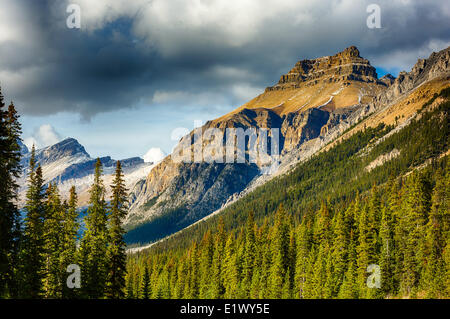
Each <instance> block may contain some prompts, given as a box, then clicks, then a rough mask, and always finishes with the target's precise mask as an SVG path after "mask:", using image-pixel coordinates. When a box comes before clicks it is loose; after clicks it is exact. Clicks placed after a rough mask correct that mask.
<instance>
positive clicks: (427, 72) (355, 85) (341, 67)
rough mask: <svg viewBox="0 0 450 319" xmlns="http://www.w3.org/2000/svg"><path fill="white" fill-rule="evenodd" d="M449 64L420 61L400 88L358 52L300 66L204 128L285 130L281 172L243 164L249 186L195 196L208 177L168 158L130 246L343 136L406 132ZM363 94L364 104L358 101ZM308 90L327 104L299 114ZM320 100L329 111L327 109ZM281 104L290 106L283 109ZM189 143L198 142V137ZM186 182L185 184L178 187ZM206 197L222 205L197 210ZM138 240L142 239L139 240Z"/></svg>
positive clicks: (154, 176)
mask: <svg viewBox="0 0 450 319" xmlns="http://www.w3.org/2000/svg"><path fill="white" fill-rule="evenodd" d="M449 60H450V59H449V49H446V50H443V51H441V52H439V53H435V54H432V55H431V56H430V58H429V59H426V60H419V62H418V64H416V66H415V67H414V68H413V70H412V71H411V72H409V73H406V72H404V73H401V74H400V76H399V78H397V79H395V80H393V79H392V77H389V76H388V77H385V78H383V79H377V75H376V72H375V70H374V69H373V67H371V66H370V64H369V63H368V61H367V60H364V59H362V58H361V57H360V56H359V52H358V51H357V49H356V48H354V47H350V48H348V49H346V50H344V51H343V52H341V53H339V54H337V55H335V56H333V57H325V58H319V59H316V60H313V61H306V62H305V61H300V62H299V63H297V65H296V66H295V67H294V69H293V70H291V72H290V73H288V75H287V76H282V78H281V79H280V81H279V83H278V84H277V85H275V86H274V87H272V88H269V89H267V90H266V92H264V93H263V94H262V95H260V96H259V97H258V98H256V99H254V100H252V101H250V102H249V103H247V104H245V105H244V106H242V107H240V108H238V109H237V110H236V111H234V112H231V113H229V114H227V115H225V116H223V117H221V118H219V119H216V120H213V121H209V122H208V123H206V124H205V126H204V127H203V128H202V129H203V130H205V129H207V128H220V129H224V128H229V127H242V128H249V127H255V128H273V127H275V128H276V127H278V128H280V148H281V158H280V166H279V169H278V170H277V171H276V172H271V174H262V173H263V172H264V170H265V169H266V167H265V166H264V165H263V164H261V163H256V166H257V168H258V169H259V174H258V173H257V174H255V175H254V177H253V178H252V177H251V175H252V174H249V170H250V171H251V172H255V171H254V170H251V167H252V165H253V166H254V164H252V165H250V164H249V163H245V165H242V167H241V169H240V170H237V171H235V173H234V176H238V177H239V178H241V179H242V176H240V175H241V174H242V175H244V176H247V177H249V178H248V179H247V180H246V179H243V180H244V181H245V182H244V183H243V184H240V185H239V187H237V188H234V189H223V190H222V191H220V190H221V189H220V188H208V187H206V188H205V187H204V188H192V187H191V186H189V185H198V184H202V183H203V178H205V177H206V176H204V177H200V179H198V178H199V176H200V175H198V174H197V175H195V174H194V175H186V174H184V173H183V170H188V171H197V169H193V167H195V166H196V165H199V164H196V163H193V164H183V165H179V164H175V163H174V162H173V161H171V158H170V156H169V157H168V158H166V159H165V160H164V161H163V162H162V163H160V164H159V165H158V166H157V167H155V169H154V170H152V172H151V173H150V175H149V176H148V177H147V180H146V183H145V184H142V185H140V186H139V189H138V190H137V191H136V192H135V193H134V194H133V196H134V198H135V201H134V202H133V206H132V209H131V212H130V214H129V219H128V220H127V223H128V227H129V229H132V228H134V227H136V226H138V227H137V228H136V230H135V231H134V232H133V233H130V235H129V237H128V238H129V239H130V238H133V240H130V241H129V243H132V242H145V241H151V240H155V239H157V238H160V237H163V236H165V235H167V234H168V233H171V232H173V231H174V230H179V229H181V228H183V227H185V226H186V225H187V223H186V220H187V219H186V218H185V215H189V222H191V223H192V222H194V221H196V220H199V219H201V218H203V217H205V216H208V215H209V214H211V213H212V212H214V211H216V210H217V209H221V208H223V207H225V206H227V205H229V204H230V203H231V202H233V201H235V200H236V199H238V198H240V197H242V196H244V195H245V194H247V193H249V192H251V191H252V190H254V189H255V188H256V187H258V186H259V185H263V184H264V183H266V182H267V181H269V180H271V179H272V178H273V177H275V176H278V175H280V174H285V173H287V172H289V171H290V169H291V168H292V167H294V166H295V165H296V164H297V163H298V162H300V161H304V160H307V159H308V158H310V157H311V156H312V155H314V154H315V153H316V152H318V151H320V150H321V149H323V148H324V147H327V148H329V147H331V146H332V145H334V144H333V142H335V141H338V140H337V138H339V137H341V136H342V137H341V139H344V138H349V137H350V136H351V135H353V134H355V133H356V132H358V131H361V130H363V129H364V128H366V127H367V126H371V127H376V126H378V125H379V124H380V123H384V124H395V125H398V126H399V125H405V124H407V123H408V121H410V120H411V117H412V116H414V114H415V112H416V111H417V110H418V109H419V108H420V107H421V106H422V104H423V103H424V101H427V100H428V99H430V98H431V97H432V96H433V94H435V93H438V92H440V90H441V89H442V88H443V87H446V86H448V77H449V64H448V61H449ZM336 85H338V86H339V88H337V87H336ZM341 88H342V90H341ZM363 89H364V92H365V93H364V94H365V97H364V98H362V99H359V97H360V96H361V92H362V91H363ZM302 90H310V91H309V92H310V94H312V93H311V92H314V94H315V95H317V96H321V98H320V99H319V98H318V99H316V100H315V102H314V103H311V104H308V105H307V106H305V107H304V108H300V109H299V108H294V107H293V105H294V104H295V103H296V105H297V106H301V105H302V104H301V103H302V102H303V101H300V100H298V101H297V100H296V99H297V97H296V98H295V99H291V98H292V97H293V96H294V95H295V94H298V99H301V98H304V96H305V95H306V94H307V93H305V91H302ZM332 90H336V91H333V92H332V93H334V92H336V94H335V96H336V97H338V96H339V98H338V99H336V100H335V101H336V103H335V102H333V103H331V102H332V101H333V100H334V96H333V95H329V92H331V91H332ZM294 91H298V92H294ZM321 92H325V93H321ZM275 96H276V99H274V97H275ZM322 100H324V101H325V102H327V101H328V103H323V101H322ZM280 101H282V102H283V103H284V104H283V103H281V104H280V103H279V102H280ZM291 101H296V102H295V103H294V102H291ZM258 103H259V104H258ZM277 103H279V104H280V105H278V104H277ZM321 103H322V104H321ZM324 104H327V105H324ZM277 105H278V106H277ZM263 106H265V107H263ZM274 106H277V107H274ZM291 110H294V111H293V112H292V111H291ZM362 119H364V121H361V120H362ZM399 127H400V126H399ZM188 138H191V141H193V133H191V134H190V135H189V136H188ZM202 165H205V167H204V168H206V167H209V166H211V165H213V166H214V165H217V164H202ZM219 165H220V164H219ZM216 172H217V170H209V173H208V174H207V179H208V180H210V181H214V180H216V179H217V176H218V175H217V174H216ZM180 175H181V176H186V178H183V179H180V178H179V176H180ZM180 183H181V184H180ZM202 185H206V184H204V183H203V184H202ZM210 185H213V183H212V184H210ZM180 188H183V191H182V192H180V193H176V192H174V191H173V190H174V189H180ZM189 190H192V191H193V192H195V193H191V192H189ZM194 190H195V191H194ZM232 191H234V193H232ZM207 192H208V194H209V196H211V198H217V199H219V200H216V201H214V202H212V203H211V204H210V205H206V206H205V205H199V204H198V203H199V202H200V201H199V199H200V198H202V196H203V194H205V193H207ZM192 194H196V195H195V196H192ZM227 198H228V199H227ZM147 203H151V204H152V205H147ZM180 209H181V211H180ZM174 212H176V213H175V214H174ZM175 215H176V216H177V217H174V216H175ZM164 216H165V217H164ZM164 218H165V220H166V221H165V222H163V224H165V223H168V221H169V220H170V224H171V226H170V227H169V228H170V231H164V232H161V233H159V232H158V231H156V233H154V231H155V228H154V227H153V226H151V224H152V220H153V222H155V223H160V222H161V219H163V220H164ZM181 220H182V221H183V222H180V221H181ZM174 223H175V225H174ZM139 228H142V229H141V230H139ZM145 229H152V231H148V232H147V235H146V234H145V233H146V231H145ZM136 233H139V236H134V235H133V234H136Z"/></svg>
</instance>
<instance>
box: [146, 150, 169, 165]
mask: <svg viewBox="0 0 450 319" xmlns="http://www.w3.org/2000/svg"><path fill="white" fill-rule="evenodd" d="M164 157H166V154H164V152H163V151H162V149H160V148H159V147H152V148H151V149H149V150H148V151H147V153H145V155H144V156H143V158H144V162H146V163H157V162H160V161H161V160H162V159H163V158H164Z"/></svg>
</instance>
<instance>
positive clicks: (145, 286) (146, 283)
mask: <svg viewBox="0 0 450 319" xmlns="http://www.w3.org/2000/svg"><path fill="white" fill-rule="evenodd" d="M150 296H151V287H150V274H149V271H148V265H145V266H144V275H143V276H142V283H141V294H140V297H141V299H149V298H150Z"/></svg>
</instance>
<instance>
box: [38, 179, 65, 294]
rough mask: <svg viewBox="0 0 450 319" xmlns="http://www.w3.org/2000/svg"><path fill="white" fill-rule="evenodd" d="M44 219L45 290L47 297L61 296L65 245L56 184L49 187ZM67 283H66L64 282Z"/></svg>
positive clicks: (61, 208)
mask: <svg viewBox="0 0 450 319" xmlns="http://www.w3.org/2000/svg"><path fill="white" fill-rule="evenodd" d="M45 206H46V207H45V220H44V231H43V235H44V259H45V278H44V291H45V297H46V298H61V296H62V286H63V282H62V277H63V272H62V269H61V265H60V256H61V252H62V251H61V247H62V245H63V238H62V234H63V227H62V226H63V224H62V218H63V214H62V210H63V207H62V204H61V199H60V197H59V192H58V188H57V187H56V185H53V184H50V185H49V186H48V188H47V201H46V205H45ZM64 284H65V283H64Z"/></svg>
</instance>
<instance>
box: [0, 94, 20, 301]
mask: <svg viewBox="0 0 450 319" xmlns="http://www.w3.org/2000/svg"><path fill="white" fill-rule="evenodd" d="M4 107H5V103H4V102H3V95H2V93H1V89H0V298H1V297H3V296H4V297H7V296H11V297H17V293H18V291H17V289H18V286H17V285H18V282H17V271H18V269H17V265H18V264H19V262H18V252H19V239H20V219H19V210H18V208H17V205H16V200H17V189H18V185H17V183H16V181H15V180H16V179H17V178H18V177H19V175H20V172H21V166H20V157H21V154H20V150H21V148H20V146H19V143H20V141H21V139H20V134H21V125H20V123H19V116H18V115H17V112H16V110H15V107H14V104H13V103H12V102H11V104H10V105H9V107H8V110H5V109H4Z"/></svg>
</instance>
